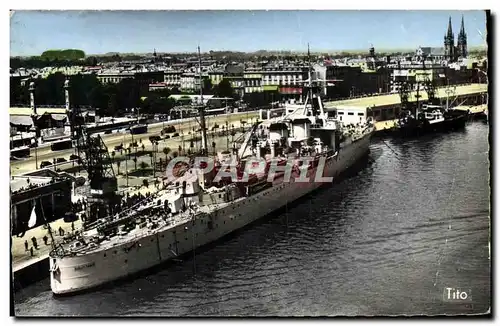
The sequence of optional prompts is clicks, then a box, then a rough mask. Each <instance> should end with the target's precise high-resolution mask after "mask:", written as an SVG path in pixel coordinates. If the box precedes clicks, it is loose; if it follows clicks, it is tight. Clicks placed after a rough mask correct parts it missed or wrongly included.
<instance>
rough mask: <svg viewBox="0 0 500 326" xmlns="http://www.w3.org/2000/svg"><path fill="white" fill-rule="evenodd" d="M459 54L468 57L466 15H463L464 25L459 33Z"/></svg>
mask: <svg viewBox="0 0 500 326" xmlns="http://www.w3.org/2000/svg"><path fill="white" fill-rule="evenodd" d="M457 56H459V57H462V58H467V34H466V33H465V26H464V16H463V15H462V25H461V26H460V33H459V34H458V44H457Z"/></svg>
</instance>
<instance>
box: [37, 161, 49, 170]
mask: <svg viewBox="0 0 500 326" xmlns="http://www.w3.org/2000/svg"><path fill="white" fill-rule="evenodd" d="M51 165H52V163H50V162H49V161H42V163H40V169H43V168H45V167H47V166H51Z"/></svg>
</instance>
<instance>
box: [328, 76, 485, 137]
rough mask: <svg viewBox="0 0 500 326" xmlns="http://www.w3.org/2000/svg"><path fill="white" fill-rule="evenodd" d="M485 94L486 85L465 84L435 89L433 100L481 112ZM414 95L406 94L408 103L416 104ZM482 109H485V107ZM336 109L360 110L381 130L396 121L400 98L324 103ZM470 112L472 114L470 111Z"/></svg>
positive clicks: (387, 96) (422, 97)
mask: <svg viewBox="0 0 500 326" xmlns="http://www.w3.org/2000/svg"><path fill="white" fill-rule="evenodd" d="M487 92H488V85H487V84H467V85H457V86H453V87H451V86H450V87H439V88H436V94H435V98H437V99H439V100H440V102H441V105H446V99H447V98H448V97H449V98H450V99H452V101H451V102H450V103H449V104H450V106H457V108H459V109H464V107H467V108H468V109H469V110H470V107H474V109H473V110H481V108H475V107H477V106H479V107H481V105H482V104H483V103H484V95H485V94H486V93H487ZM416 95H417V94H416V92H415V91H414V92H410V93H409V94H408V101H409V102H410V103H414V102H416V100H417V99H416ZM419 100H420V101H426V100H428V95H427V93H426V92H425V91H421V92H420V98H419ZM484 107H485V108H486V106H484ZM338 108H356V110H357V111H360V110H362V111H363V112H365V113H366V117H367V118H368V117H372V118H373V119H374V120H375V122H376V125H378V126H379V127H380V128H382V127H384V126H385V125H386V124H385V122H386V121H387V122H388V125H391V121H392V120H394V119H396V117H397V116H398V115H399V112H400V108H401V98H400V96H399V94H397V93H394V94H382V95H375V96H367V97H358V98H350V99H345V100H337V101H329V102H325V110H326V111H333V110H337V109H338ZM483 111H484V109H483ZM360 112H361V111H360ZM470 112H471V113H472V110H470ZM474 112H476V111H474ZM380 121H382V122H384V123H383V124H377V122H380ZM377 130H380V129H377Z"/></svg>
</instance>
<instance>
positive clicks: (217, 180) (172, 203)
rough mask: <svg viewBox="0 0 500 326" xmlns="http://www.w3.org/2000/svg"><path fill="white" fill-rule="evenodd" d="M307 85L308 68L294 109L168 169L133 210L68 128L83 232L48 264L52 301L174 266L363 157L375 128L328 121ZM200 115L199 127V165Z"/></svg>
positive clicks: (96, 144)
mask: <svg viewBox="0 0 500 326" xmlns="http://www.w3.org/2000/svg"><path fill="white" fill-rule="evenodd" d="M315 83H316V81H313V80H312V79H311V67H309V79H308V80H307V84H306V85H304V89H305V90H307V95H306V96H305V101H303V103H298V104H290V105H286V106H285V111H284V113H283V115H282V116H279V117H274V118H271V119H268V120H264V121H260V122H256V123H255V124H253V126H252V127H251V129H250V130H249V131H248V132H246V133H245V134H244V137H242V139H243V140H242V143H241V145H240V146H239V148H237V147H236V146H234V147H233V150H232V151H224V152H220V153H214V155H213V156H212V157H210V158H204V160H200V159H197V158H196V157H188V158H181V157H178V158H176V159H173V160H172V161H171V162H170V163H169V166H173V169H172V172H171V173H168V171H169V169H168V168H167V173H166V174H167V175H168V176H167V177H166V178H165V180H166V182H164V183H163V184H162V185H161V186H160V187H159V189H158V190H157V191H156V192H155V193H153V194H150V195H149V196H146V197H144V198H143V199H142V200H139V201H136V202H134V203H130V202H129V201H127V200H124V199H123V198H121V199H120V198H119V197H117V195H116V188H117V186H116V179H115V178H114V174H113V171H112V168H110V167H109V166H106V164H105V162H106V160H105V158H106V155H107V149H106V148H105V145H104V143H103V142H102V140H100V138H99V136H98V135H88V134H86V133H85V130H84V129H82V128H75V130H74V135H75V139H76V142H77V143H78V146H77V148H80V149H82V157H83V159H82V162H83V163H84V164H86V166H88V171H89V179H90V181H89V182H90V188H91V198H90V199H89V205H88V208H87V212H86V213H85V216H82V217H83V219H84V221H85V223H84V229H83V230H82V232H80V233H79V234H78V235H77V236H75V237H73V238H72V239H70V240H67V241H65V242H64V243H58V244H57V246H55V247H54V249H53V250H52V251H51V253H50V255H49V261H50V285H51V289H52V292H53V293H54V294H55V295H72V294H76V293H79V292H82V291H88V290H90V289H93V288H96V287H100V286H102V285H104V284H108V283H111V282H113V281H116V280H119V279H123V278H127V277H130V276H131V275H134V274H137V273H139V272H141V271H144V270H147V269H149V268H152V267H153V266H156V265H159V264H162V263H164V262H167V261H170V260H176V259H178V257H179V256H181V255H184V254H186V253H189V252H192V251H194V250H195V249H196V248H198V247H200V246H203V245H206V244H208V243H211V242H213V241H215V240H217V239H220V238H221V237H223V236H225V235H228V234H230V233H231V232H233V231H235V230H238V229H241V228H243V227H244V226H246V225H248V224H250V223H252V222H254V221H256V220H257V219H260V218H262V217H264V216H266V215H269V214H270V213H272V212H273V211H276V210H278V209H280V208H282V207H284V206H285V205H286V203H290V202H293V201H295V200H297V199H299V198H300V197H303V196H304V195H306V194H308V193H310V192H311V191H313V190H315V189H317V188H319V187H321V186H322V185H324V184H325V183H328V184H331V182H332V181H331V180H327V179H325V178H331V179H332V180H333V182H335V180H336V177H337V176H339V175H340V174H341V173H343V172H344V171H346V170H347V169H348V168H349V167H351V166H353V165H354V164H355V163H356V162H357V161H359V160H360V159H362V158H363V157H365V156H366V155H367V154H368V152H369V144H370V138H371V136H372V135H373V132H374V127H373V125H372V124H371V123H370V122H363V123H359V124H357V125H345V124H343V123H342V122H341V121H339V120H337V119H336V117H330V116H329V115H328V113H327V112H325V110H324V107H323V103H322V101H321V96H320V94H319V87H317V86H316V85H315ZM200 92H201V91H200ZM202 103H203V102H202ZM70 110H71V109H70ZM203 111H204V110H203V107H201V108H200V115H199V118H200V125H201V134H202V151H203V154H205V155H207V153H208V150H207V137H206V128H205V120H204V113H203ZM70 114H72V113H71V112H70ZM303 158H307V160H305V159H303ZM173 161H177V163H175V162H173ZM278 167H281V169H280V168H278ZM284 167H287V168H289V169H287V168H284ZM278 170H279V171H278ZM318 176H319V177H321V178H318ZM325 180H326V181H325Z"/></svg>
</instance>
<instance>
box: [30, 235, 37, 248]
mask: <svg viewBox="0 0 500 326" xmlns="http://www.w3.org/2000/svg"><path fill="white" fill-rule="evenodd" d="M31 242H33V247H35V249H38V243H37V242H36V238H35V237H32V238H31Z"/></svg>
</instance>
